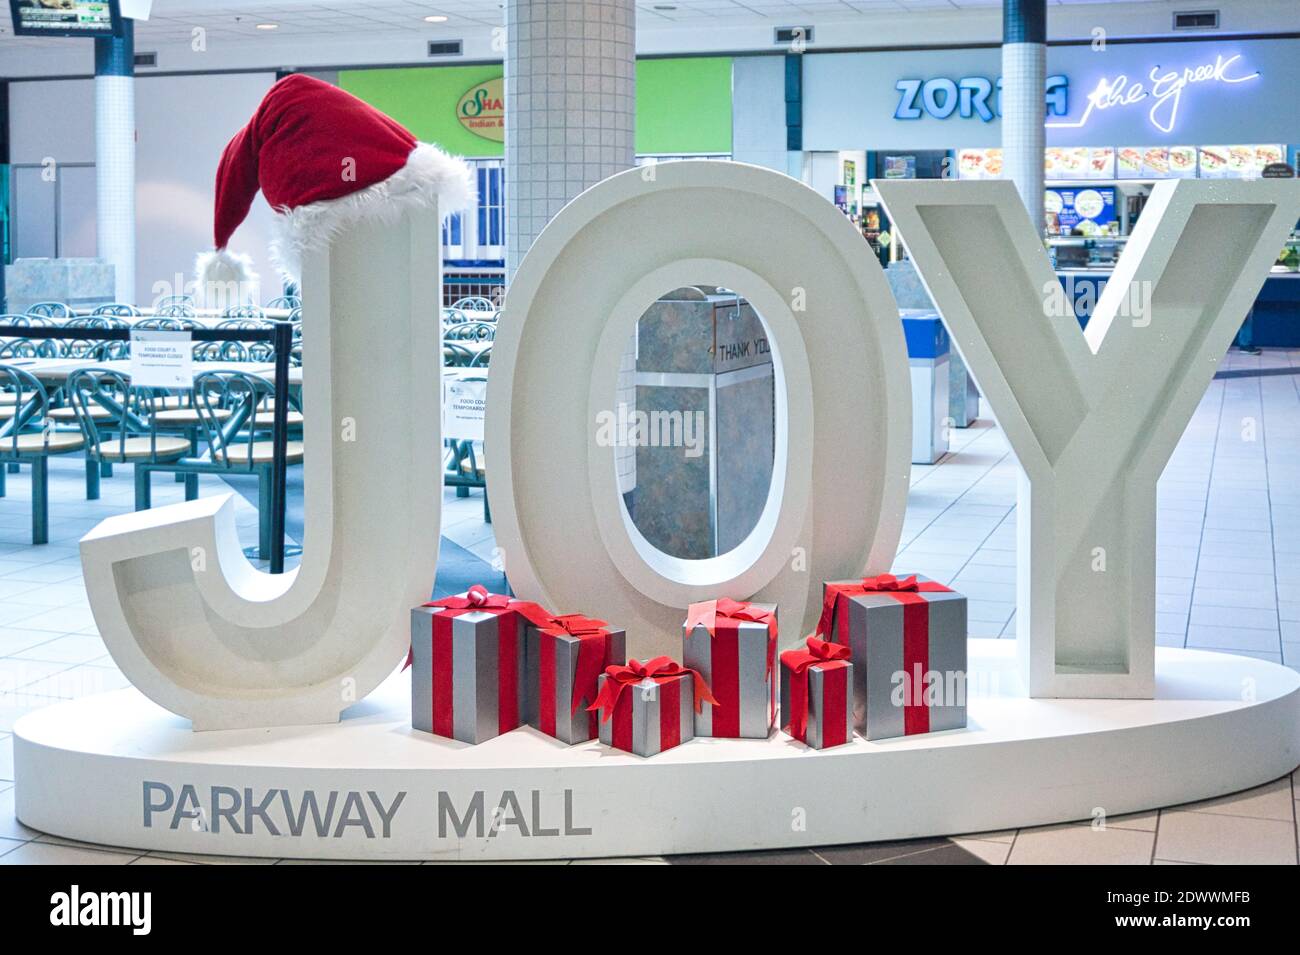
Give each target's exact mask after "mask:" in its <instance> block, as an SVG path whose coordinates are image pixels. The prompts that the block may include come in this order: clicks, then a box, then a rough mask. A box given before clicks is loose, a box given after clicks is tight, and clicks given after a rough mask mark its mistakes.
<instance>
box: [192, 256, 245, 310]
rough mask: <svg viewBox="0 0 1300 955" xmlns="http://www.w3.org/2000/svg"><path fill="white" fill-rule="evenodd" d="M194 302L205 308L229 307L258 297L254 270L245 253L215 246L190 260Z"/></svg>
mask: <svg viewBox="0 0 1300 955" xmlns="http://www.w3.org/2000/svg"><path fill="white" fill-rule="evenodd" d="M194 276H195V279H196V280H197V283H198V284H197V287H196V288H195V290H194V293H195V294H194V298H195V301H197V302H198V304H199V305H202V306H206V307H209V308H229V307H230V306H231V305H246V304H248V303H250V302H256V301H257V300H258V288H257V287H258V280H257V273H256V272H255V271H253V260H252V258H251V257H249V256H247V255H240V254H239V253H238V252H231V251H230V250H229V249H217V250H216V251H215V252H201V253H199V256H198V258H197V259H195V260H194Z"/></svg>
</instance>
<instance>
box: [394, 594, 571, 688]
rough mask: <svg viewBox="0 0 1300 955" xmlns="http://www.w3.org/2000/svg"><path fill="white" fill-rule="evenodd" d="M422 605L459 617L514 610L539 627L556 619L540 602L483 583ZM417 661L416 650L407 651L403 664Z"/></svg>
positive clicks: (548, 624)
mask: <svg viewBox="0 0 1300 955" xmlns="http://www.w3.org/2000/svg"><path fill="white" fill-rule="evenodd" d="M421 606H422V607H441V608H442V609H443V612H444V613H446V614H447V616H449V617H459V616H460V615H461V614H463V613H473V612H474V611H479V612H480V613H494V614H498V615H500V614H503V613H506V612H507V611H510V610H513V611H515V612H516V613H518V614H520V615H521V616H523V617H524V618H525V619H527V620H528V622H529V623H532V624H533V625H535V626H538V627H546V626H550V625H551V621H552V620H554V619H555V618H553V617H552V616H551V615H550V614H549V613H547V612H546V611H545V610H543V609H542V607H541V605H540V604H535V603H533V602H532V601H531V600H516V599H515V598H514V597H509V596H507V595H505V594H494V593H492V592H491V591H490V590H488V589H487V588H486V587H484V586H483V585H482V584H475V585H474V586H472V587H470V588H469V590H468V591H466V592H465V594H464V595H463V596H462V595H461V594H455V595H453V596H451V597H442V598H440V599H438V600H430V601H427V602H426V603H423V604H421ZM414 662H415V651H414V650H407V651H406V662H405V663H404V664H402V669H403V670H405V669H406V668H407V667H409V666H410V665H411V664H412V663H414Z"/></svg>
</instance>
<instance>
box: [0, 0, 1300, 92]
mask: <svg viewBox="0 0 1300 955" xmlns="http://www.w3.org/2000/svg"><path fill="white" fill-rule="evenodd" d="M504 2H505V0H270V2H258V0H217V2H216V3H215V4H214V3H212V2H210V0H155V2H154V9H153V16H152V17H151V18H150V19H149V20H148V21H140V22H137V23H136V47H137V49H142V50H152V49H158V48H164V49H166V48H168V47H170V46H174V47H178V48H188V47H189V45H190V43H191V38H192V36H193V31H194V29H195V28H196V27H201V28H202V29H203V30H205V31H206V32H207V36H208V40H209V42H211V43H213V44H218V43H219V44H221V45H222V47H223V49H225V50H227V51H228V50H229V49H230V48H231V46H232V45H234V46H237V47H239V54H240V57H241V65H247V63H249V62H251V61H257V60H261V59H265V60H266V62H267V63H276V62H281V63H283V62H290V60H289V59H286V58H285V57H283V56H281V55H280V53H277V52H276V51H277V50H279V51H283V50H288V49H295V48H296V50H299V51H301V50H302V49H304V48H307V49H325V48H330V49H331V54H332V58H330V59H328V60H326V61H325V62H332V63H341V62H349V61H350V59H340V58H339V54H340V53H341V55H343V56H345V57H349V58H350V57H351V56H355V57H356V58H357V60H356V62H379V61H386V59H385V58H384V57H383V55H382V50H383V43H382V41H384V40H392V41H398V40H400V41H402V42H403V43H406V44H408V45H409V44H410V42H411V41H412V40H416V39H419V38H423V37H427V38H430V39H433V38H438V37H443V38H461V39H465V40H466V41H467V46H466V54H467V56H468V55H469V54H470V53H471V52H474V53H475V54H478V53H479V52H480V51H482V50H488V49H493V48H491V47H488V46H487V42H488V41H487V38H488V37H489V36H490V34H491V31H492V28H494V27H498V26H500V25H501V24H502V23H503V22H504V10H503V4H504ZM1048 3H1049V8H1050V10H1056V11H1057V12H1056V13H1051V12H1049V15H1048V27H1049V30H1053V32H1054V34H1056V35H1060V34H1059V33H1057V31H1058V30H1059V29H1062V28H1063V29H1065V30H1066V31H1068V35H1084V36H1086V35H1087V34H1088V32H1089V30H1090V26H1089V25H1090V24H1095V23H1098V22H1101V21H1103V20H1105V19H1108V18H1109V19H1116V18H1122V17H1128V18H1130V20H1129V21H1128V22H1130V23H1131V24H1132V26H1133V31H1132V32H1130V34H1129V35H1152V34H1156V33H1164V32H1167V31H1168V24H1169V22H1170V13H1171V11H1173V10H1177V9H1205V8H1207V7H1208V8H1218V9H1222V10H1224V20H1225V28H1226V29H1233V28H1235V26H1234V24H1233V22H1232V20H1233V17H1237V18H1238V22H1240V23H1242V24H1243V25H1248V27H1249V28H1250V29H1259V28H1260V27H1259V24H1261V23H1263V24H1266V26H1265V29H1269V30H1282V29H1298V28H1300V22H1295V21H1300V15H1295V16H1293V15H1290V14H1291V12H1292V11H1300V0H1048ZM636 6H637V28H638V33H639V36H640V37H642V38H644V39H645V42H644V43H642V42H641V41H640V40H639V41H638V46H639V47H642V48H644V49H646V50H651V51H654V50H656V49H675V48H677V47H678V46H680V47H681V49H683V50H686V49H694V50H699V49H716V50H731V49H752V48H755V47H756V46H761V45H763V44H767V45H770V43H771V28H772V27H775V26H798V25H809V24H811V25H817V24H824V23H831V24H843V25H844V28H845V29H844V30H842V31H839V32H838V33H833V32H832V31H828V30H827V29H825V28H824V27H823V28H821V29H819V31H818V35H817V37H816V39H817V40H818V41H819V42H818V45H827V43H828V41H832V40H834V39H839V40H840V41H841V42H849V43H853V44H858V45H861V44H863V43H864V42H865V43H866V45H874V44H875V43H876V42H885V43H888V42H900V38H901V41H903V42H917V43H922V44H924V43H935V42H951V41H952V40H954V39H955V40H958V41H960V40H961V38H962V37H966V38H967V39H969V38H971V37H973V36H975V33H976V32H978V34H979V37H980V38H982V39H985V40H995V39H996V36H997V34H998V32H999V28H998V24H999V20H998V11H999V9H1000V8H1001V6H1002V0H636ZM665 8H671V9H665ZM1103 9H1104V11H1105V12H1104V13H1103V12H1102V11H1103ZM1278 11H1281V12H1280V13H1279V12H1278ZM909 14H911V15H913V16H911V17H909ZM1239 14H1240V16H1239ZM428 15H442V16H445V17H447V20H446V22H443V23H438V24H430V23H425V22H424V21H423V17H425V16H428ZM1243 16H1244V19H1242V17H1243ZM1288 20H1289V21H1292V22H1285V21H1288ZM1117 22H1118V20H1117ZM259 23H275V24H278V29H275V30H258V29H257V24H259ZM975 23H978V24H979V28H978V30H977V31H974V32H972V29H971V28H968V27H966V26H965V25H966V24H975ZM1054 24H1056V25H1057V26H1056V27H1054ZM1079 30H1082V33H1079ZM719 31H727V32H719ZM745 31H748V32H747V33H746V32H745ZM877 33H878V34H879V40H877V39H876V34H877ZM663 34H670V35H676V36H677V37H680V38H683V39H680V40H669V41H667V42H666V44H665V42H664V41H662V40H656V39H655V38H654V37H655V36H656V35H663ZM763 37H766V39H765V40H764V39H762V38H763ZM69 42H70V41H65V40H61V39H53V38H49V39H35V38H26V37H22V38H20V37H14V36H13V35H12V24H11V23H10V17H9V9H8V4H7V3H4V2H3V0H0V57H2V55H3V52H4V51H5V50H6V49H8V50H11V51H13V52H14V53H15V54H18V53H19V52H21V53H23V54H26V55H28V57H30V56H36V55H41V56H44V55H45V54H46V51H48V52H49V54H50V55H51V57H52V60H53V59H67V58H68V57H69V56H70V55H71V54H70V52H69V46H68V43H69ZM475 44H477V46H474V45H475ZM471 46H474V50H473V51H471ZM418 48H419V47H418V46H411V47H410V49H411V50H412V51H414V50H416V49H418ZM395 49H396V44H394V50H395ZM495 49H497V50H499V47H498V48H495ZM377 51H379V54H378V56H377ZM86 52H87V53H88V50H87V51H86ZM393 55H394V56H396V58H397V59H398V60H403V59H404V60H406V61H410V60H412V59H415V58H417V57H418V53H414V52H412V53H403V54H401V55H397V54H396V53H394V54H393ZM490 55H495V56H499V55H500V53H499V52H496V53H495V54H490ZM307 59H310V57H307ZM50 66H51V67H53V66H54V63H53V62H51V63H50ZM6 72H7V71H6V70H5V68H4V64H3V62H2V59H0V75H4V74H6ZM18 72H26V73H29V74H30V73H32V72H36V73H39V72H42V71H41V70H40V68H39V65H36V64H33V63H31V62H30V60H29V61H28V63H27V68H26V69H24V70H20V71H18ZM11 75H12V74H11Z"/></svg>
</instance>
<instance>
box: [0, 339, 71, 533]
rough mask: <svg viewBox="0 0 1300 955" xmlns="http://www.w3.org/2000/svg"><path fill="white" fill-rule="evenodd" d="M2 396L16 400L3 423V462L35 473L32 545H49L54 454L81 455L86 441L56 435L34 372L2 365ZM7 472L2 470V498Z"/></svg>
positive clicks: (66, 434) (0, 444)
mask: <svg viewBox="0 0 1300 955" xmlns="http://www.w3.org/2000/svg"><path fill="white" fill-rule="evenodd" d="M0 393H4V394H6V395H10V396H12V397H13V404H12V406H9V407H12V408H13V412H14V413H13V414H12V415H10V416H9V417H8V418H7V419H5V420H0V462H3V463H4V464H6V465H8V464H29V465H31V469H32V543H33V544H48V543H49V541H50V471H49V462H50V455H52V454H70V453H72V452H74V451H80V450H81V449H82V447H84V446H85V441H84V439H83V438H82V436H81V435H80V434H78V433H77V432H75V431H56V430H55V429H54V424H53V422H51V421H49V420H48V419H47V418H46V411H47V410H48V409H49V396H48V395H47V394H46V393H45V386H44V385H42V384H41V383H40V382H39V381H37V380H36V378H35V377H34V376H33V375H32V374H31V372H28V371H24V370H23V369H22V368H17V367H15V366H13V365H7V364H0ZM4 493H5V468H0V497H3V496H4Z"/></svg>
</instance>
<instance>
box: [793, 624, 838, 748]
mask: <svg viewBox="0 0 1300 955" xmlns="http://www.w3.org/2000/svg"><path fill="white" fill-rule="evenodd" d="M848 658H849V648H848V647H846V646H845V645H844V644H842V643H831V642H830V641H828V640H818V639H817V638H816V637H815V636H810V637H809V638H808V645H807V646H806V647H803V648H800V647H796V648H795V649H793V650H787V651H785V653H783V654H781V663H782V665H783V666H787V667H789V668H790V675H791V680H790V710H791V712H790V713H789V714H783V715H782V718H783V719H784V717H785V716H786V715H788V716H789V718H790V735H791V736H793V737H794V738H795V739H800V740H801V739H805V738H806V737H807V735H808V670H809V669H810V668H811V667H814V666H816V665H817V664H819V663H827V662H830V661H832V660H847V659H848Z"/></svg>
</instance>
